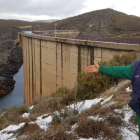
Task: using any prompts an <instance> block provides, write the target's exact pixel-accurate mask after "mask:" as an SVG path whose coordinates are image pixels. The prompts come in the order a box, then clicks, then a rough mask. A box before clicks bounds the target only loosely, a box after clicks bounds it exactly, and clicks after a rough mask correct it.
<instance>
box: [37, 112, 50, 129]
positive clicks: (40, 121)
mask: <svg viewBox="0 0 140 140" xmlns="http://www.w3.org/2000/svg"><path fill="white" fill-rule="evenodd" d="M44 116H46V114H45V115H42V116H40V117H37V120H36V121H35V122H36V124H37V125H38V126H39V127H40V128H41V129H43V130H44V131H46V130H47V129H48V127H49V123H51V122H52V118H53V117H52V116H48V117H46V118H44V119H43V117H44Z"/></svg>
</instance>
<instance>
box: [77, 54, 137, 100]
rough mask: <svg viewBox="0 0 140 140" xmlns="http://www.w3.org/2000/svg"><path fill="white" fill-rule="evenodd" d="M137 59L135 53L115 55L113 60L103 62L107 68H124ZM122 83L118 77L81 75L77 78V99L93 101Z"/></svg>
mask: <svg viewBox="0 0 140 140" xmlns="http://www.w3.org/2000/svg"><path fill="white" fill-rule="evenodd" d="M135 58H136V56H135V53H129V54H124V55H122V56H120V55H115V56H114V57H113V59H112V60H110V61H107V62H101V63H100V65H105V66H122V65H124V66H125V65H130V64H131V63H132V62H134V59H135ZM119 81H120V79H119V78H116V77H108V76H104V75H101V74H94V73H92V74H91V73H84V72H83V73H80V74H79V75H78V78H77V90H78V92H77V98H78V99H81V100H85V99H92V98H95V97H96V96H97V95H99V93H100V92H102V91H104V90H106V89H108V88H109V87H110V86H112V85H113V84H117V83H118V82H119Z"/></svg>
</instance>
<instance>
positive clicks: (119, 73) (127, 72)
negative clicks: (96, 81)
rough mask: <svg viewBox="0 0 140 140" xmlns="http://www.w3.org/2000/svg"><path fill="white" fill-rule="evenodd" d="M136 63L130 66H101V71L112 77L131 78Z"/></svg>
mask: <svg viewBox="0 0 140 140" xmlns="http://www.w3.org/2000/svg"><path fill="white" fill-rule="evenodd" d="M133 66H134V64H131V65H128V66H100V67H99V73H101V74H103V75H107V76H110V77H113V76H114V77H118V78H123V79H129V80H131V77H132V69H133Z"/></svg>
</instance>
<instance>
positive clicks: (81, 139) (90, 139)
mask: <svg viewBox="0 0 140 140" xmlns="http://www.w3.org/2000/svg"><path fill="white" fill-rule="evenodd" d="M78 140H97V139H93V138H89V139H85V138H80V139H78Z"/></svg>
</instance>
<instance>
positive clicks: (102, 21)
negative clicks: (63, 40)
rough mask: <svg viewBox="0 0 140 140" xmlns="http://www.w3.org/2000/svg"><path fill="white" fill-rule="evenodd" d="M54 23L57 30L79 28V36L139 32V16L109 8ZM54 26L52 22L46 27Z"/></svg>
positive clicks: (105, 35)
mask: <svg viewBox="0 0 140 140" xmlns="http://www.w3.org/2000/svg"><path fill="white" fill-rule="evenodd" d="M56 23H57V28H58V29H59V30H80V31H81V34H80V36H90V37H96V38H97V37H98V38H101V37H108V36H114V35H115V36H118V35H120V34H121V35H122V34H130V33H134V32H137V33H138V32H140V17H136V16H131V15H127V14H125V13H121V12H118V11H115V10H113V9H110V8H109V9H103V10H97V11H92V12H89V13H85V14H82V15H78V16H75V17H70V18H67V19H63V20H59V21H57V22H56ZM54 27H55V23H52V24H49V25H48V26H47V27H46V29H52V30H53V29H54ZM119 37H120V36H119Z"/></svg>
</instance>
